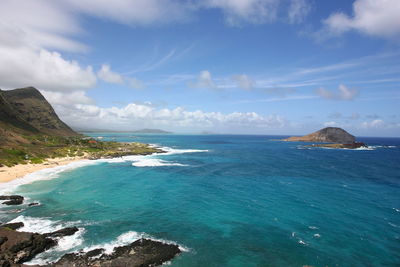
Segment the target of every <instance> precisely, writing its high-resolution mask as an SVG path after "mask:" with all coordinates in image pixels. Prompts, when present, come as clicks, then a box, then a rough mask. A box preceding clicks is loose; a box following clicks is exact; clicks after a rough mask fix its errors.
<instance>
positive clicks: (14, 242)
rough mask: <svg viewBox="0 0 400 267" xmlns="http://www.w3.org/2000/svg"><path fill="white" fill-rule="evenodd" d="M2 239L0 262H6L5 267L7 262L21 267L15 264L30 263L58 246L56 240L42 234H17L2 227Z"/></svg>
mask: <svg viewBox="0 0 400 267" xmlns="http://www.w3.org/2000/svg"><path fill="white" fill-rule="evenodd" d="M0 238H2V240H3V243H2V244H1V246H0V260H3V261H4V263H3V265H5V266H7V262H8V264H11V266H19V265H15V264H20V263H22V262H25V261H29V260H31V259H32V258H33V257H35V256H36V255H37V254H39V253H41V252H43V251H45V250H47V249H49V248H51V247H53V246H55V245H56V244H57V242H56V241H55V240H53V239H50V238H46V237H44V236H43V235H41V234H37V233H27V232H17V231H14V230H11V229H8V228H4V227H0ZM4 240H5V241H4Z"/></svg>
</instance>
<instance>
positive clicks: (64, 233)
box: [43, 227, 79, 237]
mask: <svg viewBox="0 0 400 267" xmlns="http://www.w3.org/2000/svg"><path fill="white" fill-rule="evenodd" d="M78 231H79V229H78V228H77V227H67V228H64V229H61V230H58V231H55V232H52V233H45V234H43V236H44V237H63V236H68V235H73V234H75V233H76V232H78Z"/></svg>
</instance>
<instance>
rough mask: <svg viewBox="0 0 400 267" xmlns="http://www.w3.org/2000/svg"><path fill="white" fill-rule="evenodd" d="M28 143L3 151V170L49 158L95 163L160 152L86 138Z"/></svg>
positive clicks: (45, 138)
mask: <svg viewBox="0 0 400 267" xmlns="http://www.w3.org/2000/svg"><path fill="white" fill-rule="evenodd" d="M24 138H25V139H26V140H28V141H29V142H28V143H18V144H16V143H13V144H8V145H7V146H2V148H1V149H0V166H1V165H5V166H13V165H17V164H27V163H42V162H43V161H45V160H46V159H48V158H58V157H67V156H69V157H74V156H84V155H85V156H87V157H88V158H91V159H97V158H108V157H120V156H126V155H148V154H151V153H160V152H162V151H161V150H160V149H157V148H153V147H150V146H149V145H147V144H141V143H118V142H103V141H96V140H94V139H89V138H85V137H81V136H78V137H59V136H45V135H35V136H24Z"/></svg>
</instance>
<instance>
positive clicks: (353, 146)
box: [305, 142, 368, 149]
mask: <svg viewBox="0 0 400 267" xmlns="http://www.w3.org/2000/svg"><path fill="white" fill-rule="evenodd" d="M305 147H325V148H337V149H356V148H360V147H368V146H367V145H366V144H364V143H362V142H354V143H351V144H314V145H309V146H305Z"/></svg>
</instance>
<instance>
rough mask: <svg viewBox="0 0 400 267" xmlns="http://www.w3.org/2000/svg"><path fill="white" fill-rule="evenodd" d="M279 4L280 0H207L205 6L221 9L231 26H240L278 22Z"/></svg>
mask: <svg viewBox="0 0 400 267" xmlns="http://www.w3.org/2000/svg"><path fill="white" fill-rule="evenodd" d="M279 3H280V1H279V0H207V1H205V3H204V5H205V6H206V7H209V8H219V9H221V10H222V11H223V13H224V15H225V20H226V22H227V23H228V24H229V25H240V24H242V23H255V24H260V23H266V22H271V21H274V20H276V18H277V13H278V7H279Z"/></svg>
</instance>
